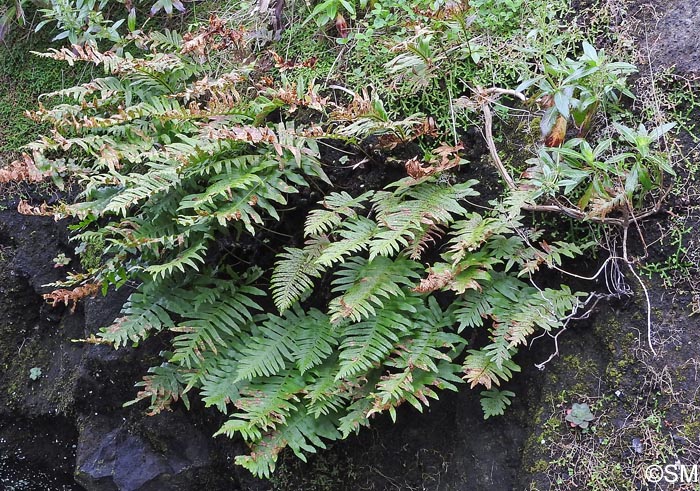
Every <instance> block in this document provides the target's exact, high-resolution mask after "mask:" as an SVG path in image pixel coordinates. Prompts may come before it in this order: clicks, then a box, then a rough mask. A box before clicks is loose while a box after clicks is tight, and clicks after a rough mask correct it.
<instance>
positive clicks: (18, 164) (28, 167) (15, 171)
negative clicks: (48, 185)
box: [0, 154, 51, 184]
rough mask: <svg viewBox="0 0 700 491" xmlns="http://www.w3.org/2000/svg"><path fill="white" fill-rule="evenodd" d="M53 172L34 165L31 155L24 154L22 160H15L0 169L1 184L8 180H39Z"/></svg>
mask: <svg viewBox="0 0 700 491" xmlns="http://www.w3.org/2000/svg"><path fill="white" fill-rule="evenodd" d="M50 175H51V174H50V173H48V172H41V171H40V170H39V169H37V168H36V165H34V161H33V160H32V159H31V157H30V156H29V155H26V154H25V155H23V156H22V160H15V161H14V162H12V163H10V165H8V166H7V167H3V168H2V169H0V184H5V183H8V182H22V181H24V182H39V181H43V180H44V179H46V178H47V177H48V176H50Z"/></svg>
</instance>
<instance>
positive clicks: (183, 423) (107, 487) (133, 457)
mask: <svg viewBox="0 0 700 491" xmlns="http://www.w3.org/2000/svg"><path fill="white" fill-rule="evenodd" d="M152 420H153V421H154V422H155V423H156V424H155V425H151V427H150V428H142V430H143V431H142V432H138V433H136V432H135V431H134V430H133V429H130V428H129V427H127V424H126V421H124V420H121V421H120V420H117V419H114V418H108V417H93V418H89V419H86V421H85V424H84V426H83V427H82V428H81V430H80V437H79V439H78V450H77V454H76V481H77V482H78V483H80V484H81V485H83V486H85V488H87V489H88V490H90V491H112V490H118V491H150V490H153V491H156V490H163V489H167V490H173V491H177V490H188V489H195V488H197V487H198V483H197V481H196V480H193V478H195V477H196V471H197V470H198V469H200V468H203V467H206V466H208V465H210V464H211V456H210V455H211V448H210V444H209V442H210V439H209V438H208V437H207V436H205V435H203V434H202V433H201V432H199V431H197V430H196V429H195V428H193V427H191V425H190V424H189V423H188V422H187V420H186V419H185V418H184V416H182V414H180V413H177V412H175V413H168V414H162V415H160V416H158V418H152ZM137 427H138V425H137Z"/></svg>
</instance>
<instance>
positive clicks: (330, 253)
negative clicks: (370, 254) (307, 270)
mask: <svg viewBox="0 0 700 491" xmlns="http://www.w3.org/2000/svg"><path fill="white" fill-rule="evenodd" d="M376 230H377V224H376V223H375V222H374V221H372V220H370V219H368V218H365V217H362V216H358V217H357V218H356V219H354V220H350V221H348V222H346V223H345V224H344V228H343V229H341V230H340V231H339V232H338V235H339V236H340V239H338V240H336V241H334V242H331V244H330V245H329V246H328V247H326V249H325V250H324V251H323V253H322V254H321V255H320V256H319V258H318V259H316V263H317V264H319V265H321V266H323V267H326V268H327V267H329V266H332V265H333V264H334V263H336V262H338V261H343V260H344V257H345V256H347V255H349V254H351V253H353V252H360V251H362V250H365V249H367V246H368V245H369V240H370V239H371V238H372V236H374V234H375V232H376Z"/></svg>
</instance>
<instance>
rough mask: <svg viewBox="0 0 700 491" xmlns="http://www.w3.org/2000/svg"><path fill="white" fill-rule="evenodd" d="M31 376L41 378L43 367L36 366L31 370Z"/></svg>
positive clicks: (34, 378)
mask: <svg viewBox="0 0 700 491" xmlns="http://www.w3.org/2000/svg"><path fill="white" fill-rule="evenodd" d="M29 378H30V379H32V380H39V378H41V368H39V367H34V368H31V369H30V370H29Z"/></svg>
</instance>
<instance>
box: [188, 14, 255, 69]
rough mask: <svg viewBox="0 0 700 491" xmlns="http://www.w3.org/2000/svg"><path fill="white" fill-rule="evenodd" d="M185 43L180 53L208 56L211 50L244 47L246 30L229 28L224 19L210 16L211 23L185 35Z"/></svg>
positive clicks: (201, 56)
mask: <svg viewBox="0 0 700 491" xmlns="http://www.w3.org/2000/svg"><path fill="white" fill-rule="evenodd" d="M183 40H184V41H185V43H184V44H183V46H182V50H181V51H180V53H182V54H183V55H184V54H188V53H191V54H194V55H196V56H199V57H200V58H206V57H207V55H208V53H209V52H211V51H220V50H223V49H227V48H229V47H234V48H236V49H242V48H243V45H244V44H245V31H243V30H242V29H228V28H227V27H226V26H225V23H224V21H223V20H222V19H221V18H219V17H218V16H216V15H211V16H210V17H209V25H207V26H206V27H202V28H201V29H200V30H199V31H197V32H194V33H187V34H185V35H184V36H183Z"/></svg>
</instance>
